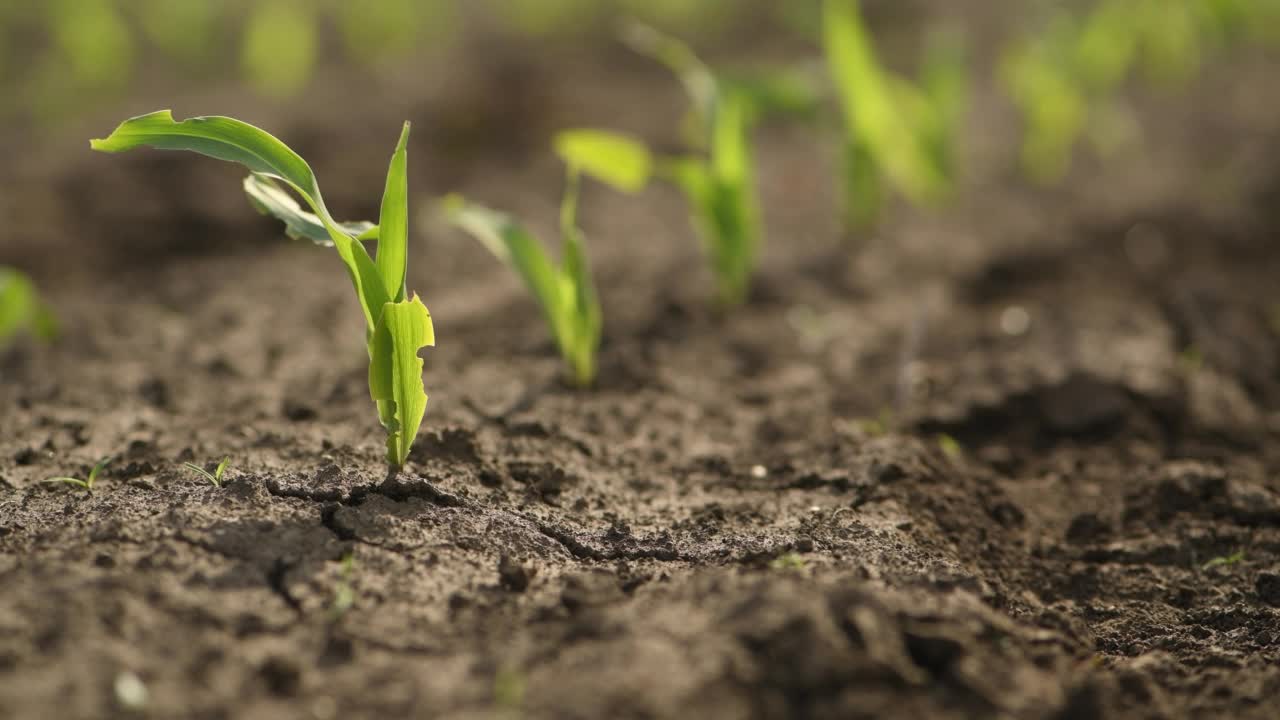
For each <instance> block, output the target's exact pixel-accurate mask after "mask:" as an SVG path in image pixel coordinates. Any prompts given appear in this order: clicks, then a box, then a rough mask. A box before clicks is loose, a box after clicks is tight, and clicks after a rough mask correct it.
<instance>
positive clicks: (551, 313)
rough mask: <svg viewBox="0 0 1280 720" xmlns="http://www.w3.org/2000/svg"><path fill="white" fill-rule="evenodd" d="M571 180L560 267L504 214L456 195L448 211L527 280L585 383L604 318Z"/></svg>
mask: <svg viewBox="0 0 1280 720" xmlns="http://www.w3.org/2000/svg"><path fill="white" fill-rule="evenodd" d="M569 178H570V180H569V188H568V190H567V192H566V193H565V199H564V203H563V204H562V206H561V210H560V221H561V234H562V241H563V244H564V248H563V254H564V261H563V265H562V266H557V265H556V264H555V263H554V262H553V261H552V259H551V257H550V255H549V254H548V253H547V251H546V250H545V249H544V248H543V246H542V244H541V243H539V242H538V240H537V238H535V237H534V236H533V235H531V234H530V233H529V232H528V231H527V230H525V229H524V228H523V227H521V226H520V225H519V224H518V223H516V222H515V221H513V220H512V219H511V218H509V217H508V216H507V215H504V214H503V213H500V212H496V211H493V210H490V209H488V208H485V207H481V206H479V205H471V204H468V203H467V202H466V201H464V200H463V199H462V198H460V197H457V196H451V197H449V198H446V200H445V203H444V210H445V215H446V217H447V219H448V220H449V222H451V223H452V224H453V225H454V226H456V227H458V228H460V229H462V230H464V231H465V232H467V233H468V234H470V235H471V236H473V237H475V238H476V239H477V240H479V241H480V243H481V244H483V245H484V246H485V247H487V248H488V249H489V251H490V252H492V253H493V254H494V256H496V257H497V258H498V259H499V260H501V261H502V262H504V263H506V264H507V265H509V266H511V267H512V268H514V269H515V271H516V272H517V273H519V275H520V276H521V277H522V278H523V279H524V281H525V285H526V286H528V288H529V290H530V292H532V293H533V295H534V298H535V299H536V300H537V301H538V305H539V307H540V308H541V309H542V314H543V317H544V319H545V320H546V322H547V325H548V327H549V328H550V329H551V333H552V336H553V337H554V338H555V342H556V346H557V348H558V349H559V350H560V354H561V356H562V357H563V358H564V359H565V362H566V364H568V365H569V368H570V371H571V373H572V375H573V379H574V381H575V382H576V383H578V384H579V385H587V384H589V383H590V382H591V381H592V380H593V379H594V378H595V372H596V364H595V357H596V352H597V350H598V348H599V344H600V328H601V324H602V321H601V311H600V304H599V301H598V299H597V296H596V290H595V285H594V282H593V280H592V278H591V273H590V269H589V267H588V265H587V261H586V256H585V252H584V251H583V241H582V234H581V232H580V231H579V230H578V228H577V226H576V218H575V215H576V212H577V187H576V184H577V180H576V174H575V173H573V172H572V171H570V173H569Z"/></svg>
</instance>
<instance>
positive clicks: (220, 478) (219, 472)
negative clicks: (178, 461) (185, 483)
mask: <svg viewBox="0 0 1280 720" xmlns="http://www.w3.org/2000/svg"><path fill="white" fill-rule="evenodd" d="M230 462H231V458H222V462H220V463H218V466H217V467H216V468H214V469H213V472H209V471H208V470H207V469H205V468H204V467H203V466H201V465H197V464H195V463H190V462H184V463H182V467H184V468H186V469H188V470H190V471H191V472H193V473H195V474H196V475H199V476H200V477H202V478H204V479H205V480H208V481H209V482H210V483H212V484H213V486H214V487H222V483H223V482H224V481H225V480H226V478H225V477H224V475H225V474H226V472H227V465H228V464H230Z"/></svg>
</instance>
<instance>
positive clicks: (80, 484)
mask: <svg viewBox="0 0 1280 720" xmlns="http://www.w3.org/2000/svg"><path fill="white" fill-rule="evenodd" d="M109 461H110V458H102V459H101V460H99V461H98V464H96V465H94V466H93V468H92V469H91V470H89V474H88V475H87V476H85V478H84V479H83V480H82V479H80V478H77V477H68V476H63V477H51V478H49V479H48V480H45V482H47V483H61V484H63V485H70V486H72V487H76V488H80V489H81V490H83V491H85V492H86V493H88V494H90V495H92V494H93V486H94V485H95V484H97V482H98V475H100V474H102V470H103V468H105V467H106V466H107V463H108V462H109Z"/></svg>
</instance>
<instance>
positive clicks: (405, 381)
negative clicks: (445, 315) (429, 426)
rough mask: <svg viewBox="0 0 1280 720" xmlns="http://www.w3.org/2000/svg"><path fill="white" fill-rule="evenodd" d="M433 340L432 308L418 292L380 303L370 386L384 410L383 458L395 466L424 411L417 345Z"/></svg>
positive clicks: (410, 443) (371, 354) (409, 444)
mask: <svg viewBox="0 0 1280 720" xmlns="http://www.w3.org/2000/svg"><path fill="white" fill-rule="evenodd" d="M435 344H436V337H435V329H434V327H433V326H432V324H431V313H430V312H428V311H427V308H426V306H425V305H423V304H422V300H420V299H419V298H418V296H417V295H414V296H413V298H412V299H410V300H404V301H401V302H389V303H387V304H386V305H384V306H383V308H382V314H381V316H380V317H379V319H378V325H377V327H376V328H375V329H374V332H373V337H372V339H371V341H370V343H369V392H370V394H371V395H372V396H373V399H374V400H375V401H377V403H378V407H379V411H380V414H382V415H383V424H384V426H385V427H386V430H387V462H388V463H390V464H391V465H392V466H395V467H400V466H402V465H404V462H405V460H407V459H408V457H409V449H410V448H411V447H412V446H413V441H414V438H416V437H417V435H418V428H419V427H420V426H421V424H422V416H423V415H425V414H426V411H427V393H426V389H425V387H424V386H423V383H422V358H420V357H418V351H419V350H421V349H422V348H424V347H428V346H432V345H435Z"/></svg>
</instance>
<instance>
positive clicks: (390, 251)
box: [91, 110, 435, 469]
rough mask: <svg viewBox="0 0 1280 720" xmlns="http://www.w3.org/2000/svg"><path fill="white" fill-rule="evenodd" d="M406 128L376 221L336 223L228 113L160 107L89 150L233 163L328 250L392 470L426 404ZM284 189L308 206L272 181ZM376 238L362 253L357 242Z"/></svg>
mask: <svg viewBox="0 0 1280 720" xmlns="http://www.w3.org/2000/svg"><path fill="white" fill-rule="evenodd" d="M408 140H409V124H408V123H405V125H404V129H403V131H402V132H401V134H400V141H399V143H398V144H397V145H396V150H395V153H394V154H393V155H392V158H391V164H390V167H389V169H388V171H387V181H386V186H385V188H384V190H383V195H382V210H381V214H380V218H379V224H378V226H376V227H374V226H372V225H369V224H368V223H348V224H342V223H338V222H337V221H335V220H334V219H333V217H332V216H331V215H330V214H329V210H328V208H327V207H325V203H324V199H323V198H322V197H321V195H320V186H319V185H318V184H317V182H316V177H315V174H314V173H313V172H312V170H311V167H310V166H309V165H308V164H307V162H306V161H305V160H303V159H302V157H301V156H299V155H298V154H297V153H295V152H294V151H293V150H291V149H289V147H288V146H287V145H285V144H284V143H283V142H281V141H280V140H278V139H276V138H275V137H274V136H272V135H270V134H268V133H266V132H264V131H262V130H260V129H258V128H256V127H254V126H252V125H249V124H247V123H244V122H241V121H239V120H235V119H232V118H228V117H196V118H190V119H188V120H184V121H182V122H175V121H174V119H173V115H172V114H171V113H170V112H169V111H168V110H161V111H159V112H154V113H151V114H148V115H142V116H139V117H136V118H133V119H131V120H126V121H125V122H124V123H122V124H121V125H120V127H118V128H116V130H115V131H114V132H113V133H111V135H110V136H109V137H107V138H106V139H103V140H93V141H91V146H92V147H93V149H95V150H101V151H104V152H123V151H126V150H132V149H134V148H137V147H142V146H149V147H153V148H157V149H161V150H188V151H192V152H196V153H199V154H202V155H206V156H209V157H212V158H216V159H218V160H225V161H229V162H234V163H238V164H240V165H243V166H245V167H246V168H248V169H249V171H250V172H251V173H252V174H251V175H250V176H249V177H248V178H247V179H246V180H245V190H246V192H247V193H248V195H249V198H250V200H251V201H252V203H253V204H254V206H255V207H257V208H258V209H259V210H260V211H261V212H263V213H266V214H269V215H272V216H274V217H276V218H278V219H279V220H281V221H283V222H284V224H285V228H286V231H287V232H288V234H289V235H290V236H292V237H295V238H307V239H309V240H311V241H313V242H316V243H319V244H323V245H329V246H332V247H333V248H335V249H336V250H337V252H338V256H339V257H340V258H341V259H342V262H343V264H344V265H345V266H346V269H347V274H348V275H349V277H350V279H351V283H352V285H353V286H354V287H355V291H356V297H357V299H358V300H359V302H360V308H361V310H362V311H363V314H364V319H365V340H366V343H367V348H368V354H369V392H370V395H371V396H372V398H373V400H374V402H375V403H376V404H377V408H378V418H379V420H381V422H382V425H383V427H384V429H385V430H386V434H387V442H386V446H387V455H386V457H387V463H388V464H389V465H390V466H391V467H392V468H393V469H396V468H399V467H400V466H402V465H403V464H404V462H405V460H406V459H407V458H408V456H409V448H410V447H411V446H412V444H413V441H414V438H415V437H416V436H417V434H418V428H419V426H420V425H421V423H422V416H423V414H424V413H425V412H426V408H427V394H426V392H425V390H424V388H423V383H422V359H421V358H419V357H418V352H419V351H420V350H421V349H422V348H424V347H427V346H431V345H434V344H435V331H434V329H433V326H432V323H431V314H430V313H429V312H428V311H427V308H426V306H425V305H423V304H422V301H421V300H420V299H419V298H418V296H417V295H416V294H415V295H413V296H412V297H410V296H409V294H408V292H407V288H406V286H405V285H406V269H407V265H408V180H407V177H406V174H407V166H408V151H407V145H408ZM281 184H283V185H284V186H285V187H288V188H290V189H292V190H293V191H294V192H295V193H297V195H298V196H299V197H301V198H302V200H303V201H304V202H305V203H306V204H307V207H308V208H309V212H308V211H304V210H303V209H302V207H301V206H299V204H298V203H297V202H296V201H295V200H294V199H293V198H292V197H290V196H289V195H288V194H287V193H286V192H285V190H284V188H283V187H281ZM370 239H376V240H377V243H378V244H377V255H376V259H375V257H372V256H370V254H369V252H368V251H367V250H366V249H365V247H364V245H363V244H361V241H362V240H370Z"/></svg>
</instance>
